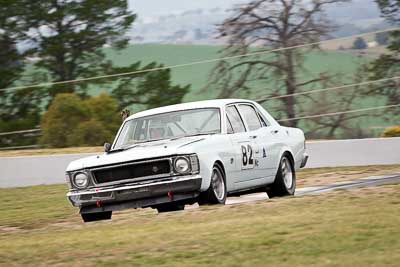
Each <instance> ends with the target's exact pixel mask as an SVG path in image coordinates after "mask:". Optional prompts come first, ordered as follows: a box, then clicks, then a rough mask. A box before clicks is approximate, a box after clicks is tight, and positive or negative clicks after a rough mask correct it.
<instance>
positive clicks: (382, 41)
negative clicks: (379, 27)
mask: <svg viewBox="0 0 400 267" xmlns="http://www.w3.org/2000/svg"><path fill="white" fill-rule="evenodd" d="M375 41H376V42H377V43H378V44H379V45H387V44H388V42H389V34H388V33H387V32H380V33H377V34H376V35H375Z"/></svg>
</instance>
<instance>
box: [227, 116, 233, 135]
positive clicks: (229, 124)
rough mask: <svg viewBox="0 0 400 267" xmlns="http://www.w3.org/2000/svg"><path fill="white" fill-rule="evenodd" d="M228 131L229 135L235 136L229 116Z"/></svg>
mask: <svg viewBox="0 0 400 267" xmlns="http://www.w3.org/2000/svg"><path fill="white" fill-rule="evenodd" d="M226 131H227V133H228V134H233V133H234V131H233V127H232V123H231V121H230V120H229V118H228V116H226Z"/></svg>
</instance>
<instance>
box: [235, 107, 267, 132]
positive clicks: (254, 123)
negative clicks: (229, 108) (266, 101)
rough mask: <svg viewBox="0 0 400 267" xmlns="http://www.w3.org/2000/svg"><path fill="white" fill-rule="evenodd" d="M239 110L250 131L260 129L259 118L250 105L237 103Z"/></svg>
mask: <svg viewBox="0 0 400 267" xmlns="http://www.w3.org/2000/svg"><path fill="white" fill-rule="evenodd" d="M239 111H240V114H241V115H242V116H243V119H244V120H245V121H246V123H247V126H248V127H249V130H250V131H254V130H257V129H260V128H261V127H262V126H261V122H260V119H259V118H258V115H257V113H256V111H255V110H254V108H253V107H252V106H249V105H239Z"/></svg>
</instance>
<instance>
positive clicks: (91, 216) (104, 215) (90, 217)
mask: <svg viewBox="0 0 400 267" xmlns="http://www.w3.org/2000/svg"><path fill="white" fill-rule="evenodd" d="M81 216H82V220H83V222H85V223H87V222H95V221H102V220H110V219H111V216H112V211H104V212H97V213H82V214H81Z"/></svg>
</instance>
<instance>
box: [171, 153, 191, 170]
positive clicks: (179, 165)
mask: <svg viewBox="0 0 400 267" xmlns="http://www.w3.org/2000/svg"><path fill="white" fill-rule="evenodd" d="M174 168H175V171H176V172H177V173H181V174H182V173H187V172H189V171H190V163H189V160H188V159H187V158H185V157H177V158H176V159H175V163H174Z"/></svg>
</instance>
